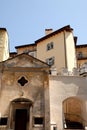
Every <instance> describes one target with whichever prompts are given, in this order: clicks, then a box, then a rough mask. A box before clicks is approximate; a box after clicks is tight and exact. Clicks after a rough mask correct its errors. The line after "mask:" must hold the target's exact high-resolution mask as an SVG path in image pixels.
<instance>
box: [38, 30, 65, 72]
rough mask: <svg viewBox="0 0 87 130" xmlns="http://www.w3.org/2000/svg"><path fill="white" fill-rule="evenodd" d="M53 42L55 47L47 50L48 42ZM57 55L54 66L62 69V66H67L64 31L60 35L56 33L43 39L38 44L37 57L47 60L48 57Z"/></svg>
mask: <svg viewBox="0 0 87 130" xmlns="http://www.w3.org/2000/svg"><path fill="white" fill-rule="evenodd" d="M50 42H53V44H54V47H53V49H51V50H48V51H47V44H48V43H50ZM53 56H54V57H55V63H54V66H56V68H57V70H58V71H59V70H61V68H62V67H65V52H64V35H63V32H61V33H59V34H58V35H54V36H52V37H50V38H48V39H45V40H44V41H41V42H40V43H38V44H37V58H38V59H40V60H42V61H45V62H46V59H47V58H51V57H53Z"/></svg>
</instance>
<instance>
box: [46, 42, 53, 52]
mask: <svg viewBox="0 0 87 130" xmlns="http://www.w3.org/2000/svg"><path fill="white" fill-rule="evenodd" d="M51 49H53V42H50V43H48V44H47V51H48V50H51Z"/></svg>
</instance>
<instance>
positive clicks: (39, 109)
mask: <svg viewBox="0 0 87 130" xmlns="http://www.w3.org/2000/svg"><path fill="white" fill-rule="evenodd" d="M16 69H17V68H15V69H13V70H10V69H9V70H8V71H5V69H4V71H3V73H2V72H0V106H1V107H0V118H1V117H7V118H8V123H7V125H5V126H0V129H2V130H7V129H14V124H15V123H14V120H15V111H16V109H22V108H25V109H26V108H27V107H28V108H27V109H28V111H29V112H30V114H29V123H28V128H27V130H28V129H33V130H43V128H44V129H50V124H49V121H50V118H49V116H50V113H49V86H48V75H47V73H44V72H42V71H40V70H39V69H37V70H34V68H33V70H32V71H31V68H30V71H29V70H28V71H26V69H25V70H24V68H23V69H22V70H21V71H18V69H17V71H16ZM6 70H7V68H6ZM21 77H25V79H26V80H27V81H28V82H27V83H26V84H25V85H24V86H22V85H21V84H20V83H19V82H18V81H19V80H20V79H21ZM18 99H20V101H19V100H18ZM23 99H24V100H25V99H27V100H29V101H30V102H31V104H30V105H28V104H27V102H26V101H25V102H24V101H23V103H21V101H22V100H23ZM17 100H18V101H17ZM15 101H16V102H15ZM16 103H17V104H16ZM29 108H30V110H29ZM35 117H42V118H43V124H42V125H35V124H34V118H35ZM37 126H38V127H37Z"/></svg>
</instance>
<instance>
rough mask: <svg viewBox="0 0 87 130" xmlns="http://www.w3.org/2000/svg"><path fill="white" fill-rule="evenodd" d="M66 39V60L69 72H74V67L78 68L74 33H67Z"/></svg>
mask: <svg viewBox="0 0 87 130" xmlns="http://www.w3.org/2000/svg"><path fill="white" fill-rule="evenodd" d="M65 38H66V43H65V44H66V59H67V68H68V70H69V71H72V69H73V68H74V67H77V63H76V52H75V43H74V38H73V33H72V32H65Z"/></svg>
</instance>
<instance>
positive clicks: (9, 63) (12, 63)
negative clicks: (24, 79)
mask: <svg viewBox="0 0 87 130" xmlns="http://www.w3.org/2000/svg"><path fill="white" fill-rule="evenodd" d="M1 63H3V64H4V66H5V67H30V68H31V67H32V68H49V66H48V65H47V64H46V63H44V62H42V61H40V60H38V59H36V58H34V57H32V56H30V55H28V54H24V53H23V54H19V55H17V56H15V57H14V58H11V59H8V60H6V61H4V62H1Z"/></svg>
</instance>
